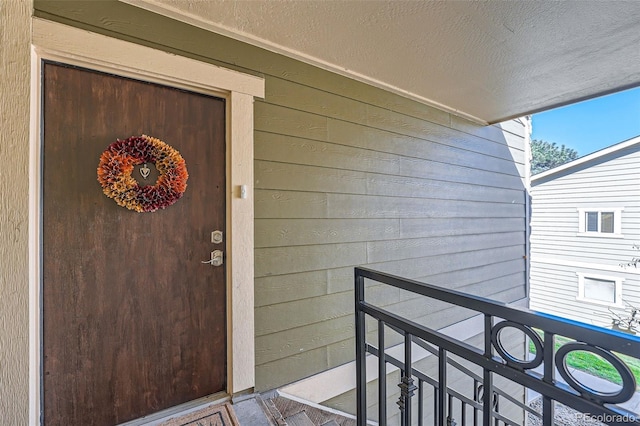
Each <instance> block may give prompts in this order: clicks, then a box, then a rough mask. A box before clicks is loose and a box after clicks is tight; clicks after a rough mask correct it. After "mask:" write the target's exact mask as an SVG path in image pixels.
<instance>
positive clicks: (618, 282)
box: [576, 272, 624, 308]
mask: <svg viewBox="0 0 640 426" xmlns="http://www.w3.org/2000/svg"><path fill="white" fill-rule="evenodd" d="M576 275H577V276H578V295H577V296H576V300H579V301H580V302H587V303H592V304H594V305H600V306H610V307H615V308H623V307H624V303H623V302H622V283H623V282H624V278H620V277H613V276H611V275H599V274H590V273H586V274H585V273H582V272H576ZM585 278H591V279H594V280H602V281H611V282H613V283H614V285H615V290H614V291H615V302H614V303H610V302H605V301H603V300H597V299H589V298H587V297H585V296H584V281H585Z"/></svg>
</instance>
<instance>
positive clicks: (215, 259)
mask: <svg viewBox="0 0 640 426" xmlns="http://www.w3.org/2000/svg"><path fill="white" fill-rule="evenodd" d="M202 263H209V264H211V265H212V266H221V265H222V264H223V263H224V254H223V253H222V250H214V251H212V252H211V259H209V260H203V261H202Z"/></svg>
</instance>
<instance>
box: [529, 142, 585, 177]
mask: <svg viewBox="0 0 640 426" xmlns="http://www.w3.org/2000/svg"><path fill="white" fill-rule="evenodd" d="M531 155H532V159H531V174H532V175H537V174H538V173H542V172H544V171H546V170H549V169H553V168H554V167H558V166H561V165H563V164H564V163H568V162H569V161H573V160H575V159H576V158H578V151H576V150H575V149H571V148H567V147H565V146H564V145H561V146H558V144H556V143H555V142H547V141H541V140H538V139H534V140H532V141H531Z"/></svg>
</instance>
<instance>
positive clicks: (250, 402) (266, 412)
mask: <svg viewBox="0 0 640 426" xmlns="http://www.w3.org/2000/svg"><path fill="white" fill-rule="evenodd" d="M233 409H234V411H235V413H236V417H237V418H238V421H239V422H240V425H241V426H355V424H356V421H355V419H353V418H350V417H347V416H348V415H346V414H345V415H342V414H340V413H338V412H335V411H333V410H330V409H324V408H322V407H318V406H316V405H313V406H312V405H308V404H305V403H303V402H299V401H294V400H292V399H289V398H287V397H286V396H283V395H280V394H279V393H278V392H277V391H272V392H267V393H264V394H262V395H258V394H256V395H251V396H249V397H247V398H244V399H241V400H237V401H234V402H233Z"/></svg>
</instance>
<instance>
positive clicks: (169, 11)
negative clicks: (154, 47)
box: [119, 0, 489, 126]
mask: <svg viewBox="0 0 640 426" xmlns="http://www.w3.org/2000/svg"><path fill="white" fill-rule="evenodd" d="M119 1H120V2H122V3H127V4H130V5H132V6H136V7H139V8H141V9H145V10H148V11H150V12H153V13H156V14H159V15H163V16H166V17H168V18H171V19H175V20H177V21H181V22H184V23H187V24H190V25H193V26H195V27H198V28H202V29H204V30H207V31H211V32H214V33H216V34H220V35H223V36H226V37H230V38H233V39H236V40H240V41H243V42H245V43H248V44H251V45H254V46H258V47H261V48H263V49H266V50H269V51H271V52H274V53H278V54H281V55H284V56H287V57H290V58H293V59H297V60H299V61H301V62H305V63H307V64H310V65H314V66H316V67H318V68H321V69H324V70H327V71H331V72H334V73H336V74H339V75H342V76H345V77H348V78H352V79H354V80H357V81H360V82H362V83H366V84H369V85H371V86H374V87H377V88H380V89H384V90H387V91H389V92H392V93H395V94H397V95H400V96H403V97H405V98H408V99H411V100H414V101H417V102H420V103H423V104H425V105H428V106H431V107H434V108H438V109H441V110H444V111H446V112H449V113H451V114H454V115H457V116H459V117H462V118H466V119H467V120H470V121H473V122H475V123H478V124H480V125H483V126H486V125H488V124H489V123H488V122H487V121H485V120H482V119H481V118H478V117H476V116H474V115H471V114H468V113H465V112H463V111H460V110H458V109H456V108H452V107H450V106H448V105H444V104H442V103H440V102H436V101H434V100H432V99H429V98H426V97H424V96H420V95H418V94H416V93H413V92H410V91H408V90H404V89H401V88H399V87H397V86H394V85H391V84H389V83H385V82H384V81H380V80H377V79H374V78H371V77H369V76H366V75H363V74H361V73H358V72H356V71H352V70H349V69H347V68H344V67H341V66H339V65H336V64H333V63H331V62H328V61H324V60H322V59H319V58H316V57H314V56H311V55H308V54H305V53H304V52H300V51H297V50H294V49H290V48H287V47H285V46H282V45H279V44H277V43H273V42H271V41H269V40H265V39H262V38H260V37H256V36H255V35H253V34H249V33H246V32H243V31H240V30H238V29H236V28H230V27H228V26H225V25H221V24H218V23H214V22H211V21H209V20H206V19H203V18H201V17H200V16H197V15H195V14H191V13H188V12H185V11H184V10H181V9H178V8H174V7H172V6H169V5H166V4H163V3H160V2H157V1H155V0H119Z"/></svg>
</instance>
